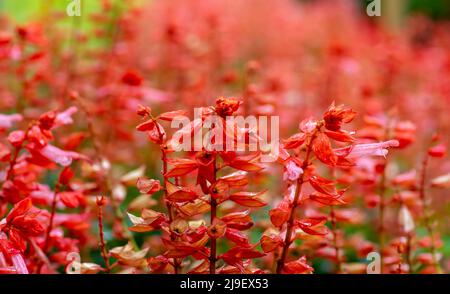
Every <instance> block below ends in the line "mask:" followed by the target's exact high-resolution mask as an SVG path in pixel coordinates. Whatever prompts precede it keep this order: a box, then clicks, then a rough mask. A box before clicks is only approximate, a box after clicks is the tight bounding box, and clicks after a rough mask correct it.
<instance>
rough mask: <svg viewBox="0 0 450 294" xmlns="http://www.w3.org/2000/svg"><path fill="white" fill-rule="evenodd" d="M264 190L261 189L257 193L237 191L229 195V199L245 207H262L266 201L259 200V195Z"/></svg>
mask: <svg viewBox="0 0 450 294" xmlns="http://www.w3.org/2000/svg"><path fill="white" fill-rule="evenodd" d="M265 192H266V191H262V192H259V193H252V192H237V193H235V194H233V195H231V196H230V197H229V199H230V200H231V201H234V202H236V203H237V204H240V205H242V206H246V207H263V206H266V205H267V203H266V202H264V201H263V200H261V199H260V198H259V197H260V196H261V195H262V194H264V193H265Z"/></svg>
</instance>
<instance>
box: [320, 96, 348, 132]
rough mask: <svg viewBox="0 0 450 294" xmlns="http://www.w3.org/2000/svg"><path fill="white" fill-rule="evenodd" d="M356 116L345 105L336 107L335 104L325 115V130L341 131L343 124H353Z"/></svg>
mask: <svg viewBox="0 0 450 294" xmlns="http://www.w3.org/2000/svg"><path fill="white" fill-rule="evenodd" d="M355 116H356V112H354V111H353V110H352V109H351V108H345V107H344V106H343V105H340V106H334V103H333V104H332V105H331V106H330V108H329V109H328V110H327V111H326V112H325V113H324V115H323V119H324V121H325V128H327V129H328V130H331V131H339V130H340V129H341V125H342V124H343V123H349V122H351V121H352V120H353V119H354V118H355Z"/></svg>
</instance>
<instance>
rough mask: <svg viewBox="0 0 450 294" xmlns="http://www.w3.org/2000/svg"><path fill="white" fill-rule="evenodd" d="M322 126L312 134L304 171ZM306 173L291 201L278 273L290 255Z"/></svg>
mask: <svg viewBox="0 0 450 294" xmlns="http://www.w3.org/2000/svg"><path fill="white" fill-rule="evenodd" d="M320 127H321V125H320V124H319V125H318V126H317V128H316V130H315V132H314V133H313V135H312V136H311V140H310V141H309V144H308V146H307V150H306V157H305V161H303V165H302V169H303V171H306V169H307V168H308V166H309V164H310V163H309V157H310V155H311V150H312V144H313V142H314V140H315V138H316V135H317V132H318V131H319V130H320ZM304 175H305V173H304V172H303V173H302V174H301V176H300V177H299V178H298V180H297V187H296V189H295V196H294V201H293V203H291V210H290V214H289V220H288V223H287V229H286V237H285V238H284V245H283V249H282V252H281V257H280V259H278V261H277V268H276V273H277V274H281V271H282V270H283V267H284V264H285V262H286V258H287V255H288V251H289V246H290V245H291V243H292V240H291V238H292V229H293V227H294V220H295V210H296V208H297V206H298V198H299V197H300V194H301V192H302V186H303V183H304Z"/></svg>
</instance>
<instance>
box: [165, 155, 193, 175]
mask: <svg viewBox="0 0 450 294" xmlns="http://www.w3.org/2000/svg"><path fill="white" fill-rule="evenodd" d="M167 162H168V163H169V164H170V165H173V168H172V169H171V170H170V171H168V172H167V173H166V174H164V177H165V178H171V177H180V176H184V175H186V174H188V173H190V172H192V171H194V170H196V169H197V168H198V163H197V161H196V160H193V159H187V158H177V159H168V160H167Z"/></svg>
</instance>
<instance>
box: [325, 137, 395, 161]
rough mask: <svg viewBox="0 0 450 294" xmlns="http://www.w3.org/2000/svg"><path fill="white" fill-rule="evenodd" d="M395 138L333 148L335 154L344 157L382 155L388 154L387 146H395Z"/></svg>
mask: <svg viewBox="0 0 450 294" xmlns="http://www.w3.org/2000/svg"><path fill="white" fill-rule="evenodd" d="M398 145H399V142H398V141H397V140H389V141H385V142H380V143H369V144H357V145H354V146H349V147H344V148H338V149H334V152H335V154H336V155H337V156H341V157H346V158H361V157H364V156H383V157H385V156H386V155H387V154H388V150H387V148H389V147H397V146H398Z"/></svg>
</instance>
